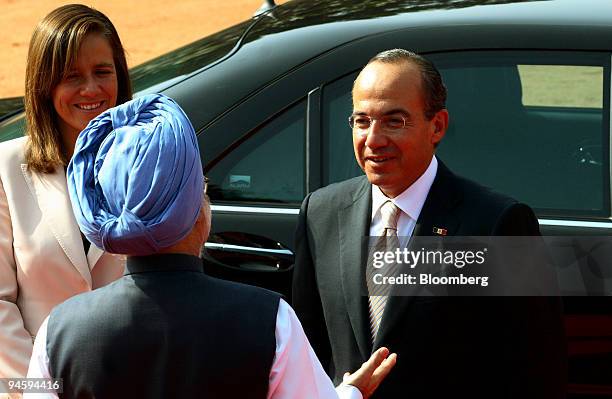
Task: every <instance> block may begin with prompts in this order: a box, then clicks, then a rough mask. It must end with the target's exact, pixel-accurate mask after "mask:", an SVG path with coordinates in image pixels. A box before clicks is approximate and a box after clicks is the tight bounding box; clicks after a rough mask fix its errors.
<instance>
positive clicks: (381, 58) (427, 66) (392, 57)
mask: <svg viewBox="0 0 612 399" xmlns="http://www.w3.org/2000/svg"><path fill="white" fill-rule="evenodd" d="M373 62H384V63H389V64H399V63H402V62H410V63H412V64H413V65H416V66H417V67H418V68H419V70H420V71H421V84H422V87H423V94H424V96H425V99H424V100H425V117H426V118H427V119H428V120H431V118H433V117H434V115H435V114H436V113H437V112H438V111H440V110H442V109H445V108H446V86H444V83H443V82H442V76H440V72H439V71H438V69H437V68H436V67H435V65H434V64H433V63H432V62H431V61H429V60H428V59H427V58H425V57H423V56H420V55H418V54H416V53H414V52H412V51H408V50H404V49H401V48H396V49H392V50H385V51H383V52H381V53H378V54H376V55H375V56H374V57H372V58H371V59H370V61H368V63H367V65H369V64H371V63H373Z"/></svg>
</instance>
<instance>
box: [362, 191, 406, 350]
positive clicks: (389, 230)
mask: <svg viewBox="0 0 612 399" xmlns="http://www.w3.org/2000/svg"><path fill="white" fill-rule="evenodd" d="M380 213H381V216H382V225H383V234H382V236H380V237H378V238H377V239H376V242H375V244H374V246H373V247H372V249H371V251H372V252H371V253H370V257H369V259H370V264H369V265H368V272H367V273H368V274H370V275H369V276H368V284H367V286H368V295H369V300H368V303H369V310H370V332H371V333H372V342H374V339H375V338H376V334H377V333H378V329H379V327H380V322H381V320H382V316H383V312H384V310H385V305H386V304H387V299H388V297H389V293H390V291H391V287H390V286H389V285H374V284H373V283H372V277H373V275H374V273H380V274H383V275H384V276H391V275H393V274H395V272H396V269H397V265H396V264H395V263H393V264H386V263H385V265H384V266H383V268H380V269H376V270H375V269H374V268H373V267H372V264H371V263H372V258H373V252H375V251H376V252H385V251H393V252H395V249H396V248H398V246H399V240H398V238H397V220H398V219H399V216H400V209H399V208H398V207H397V206H396V205H395V204H394V203H393V202H391V201H387V202H385V203H384V204H383V205H382V207H381V208H380Z"/></svg>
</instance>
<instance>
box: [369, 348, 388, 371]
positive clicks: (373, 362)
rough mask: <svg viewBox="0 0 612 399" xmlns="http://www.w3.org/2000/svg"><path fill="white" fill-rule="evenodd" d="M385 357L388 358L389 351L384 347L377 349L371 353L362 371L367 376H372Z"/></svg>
mask: <svg viewBox="0 0 612 399" xmlns="http://www.w3.org/2000/svg"><path fill="white" fill-rule="evenodd" d="M387 356H389V349H387V348H385V347H382V348H378V349H377V350H376V351H375V352H374V353H372V355H371V356H370V358H369V359H368V361H367V362H365V363H364V366H365V369H364V371H365V372H366V373H367V374H369V375H371V374H373V373H374V372H375V371H376V369H377V368H378V367H379V366H380V365H381V364H382V363H383V362H384V360H385V359H386V358H387Z"/></svg>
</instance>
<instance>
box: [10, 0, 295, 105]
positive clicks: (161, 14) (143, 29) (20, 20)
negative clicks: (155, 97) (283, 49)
mask: <svg viewBox="0 0 612 399" xmlns="http://www.w3.org/2000/svg"><path fill="white" fill-rule="evenodd" d="M286 1H287V0H281V1H278V0H277V4H282V3H284V2H286ZM75 2H78V0H73V1H58V0H0V10H1V12H0V32H1V34H0V37H1V39H0V46H1V47H0V98H5V97H15V96H21V95H23V85H24V83H23V82H24V72H25V63H26V57H27V51H28V44H29V41H30V35H31V34H32V30H33V29H34V26H35V25H36V24H37V23H38V21H40V19H42V18H43V17H44V16H45V15H46V14H48V13H49V12H50V11H51V10H53V9H54V8H57V7H59V6H60V5H63V4H69V3H75ZM84 3H85V4H87V5H89V6H92V7H94V8H96V9H98V10H100V11H102V12H103V13H105V14H106V15H107V16H108V17H109V18H110V19H111V21H113V24H114V25H115V27H116V28H117V30H118V31H119V35H120V36H121V40H122V42H123V45H124V47H125V48H126V50H127V53H128V63H129V65H130V66H135V65H138V64H141V63H142V62H144V61H146V60H149V59H151V58H154V57H156V56H158V55H161V54H164V53H166V52H168V51H170V50H172V49H174V48H177V47H180V46H182V45H184V44H187V43H191V42H193V41H194V40H197V39H199V38H201V37H204V36H206V35H208V34H211V33H214V32H217V31H219V30H221V29H223V28H226V27H228V26H231V25H234V24H236V23H238V22H241V21H243V20H245V19H248V18H250V17H251V16H252V15H253V13H254V12H255V10H257V9H258V8H259V6H260V5H261V4H262V3H263V0H219V1H213V0H178V1H159V0H158V1H153V0H135V1H125V0H88V1H86V2H84Z"/></svg>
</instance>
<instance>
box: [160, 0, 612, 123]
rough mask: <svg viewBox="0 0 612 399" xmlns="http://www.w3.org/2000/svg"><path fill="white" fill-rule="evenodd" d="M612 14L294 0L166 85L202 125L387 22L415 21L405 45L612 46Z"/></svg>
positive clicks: (600, 2) (351, 65)
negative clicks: (214, 59) (210, 60)
mask: <svg viewBox="0 0 612 399" xmlns="http://www.w3.org/2000/svg"><path fill="white" fill-rule="evenodd" d="M609 15H612V2H610V1H607V0H550V1H509V0H488V1H484V2H483V1H475V0H454V1H453V0H450V1H443V2H440V1H405V0H403V1H398V0H393V1H391V0H386V1H385V0H381V1H370V2H354V1H352V0H335V1H326V0H318V1H313V0H292V1H290V2H287V3H285V4H283V5H282V6H279V7H276V8H274V9H273V10H271V11H269V12H267V13H265V14H263V15H261V16H259V17H258V18H257V19H256V20H255V23H254V24H252V25H250V26H249V27H248V29H247V30H245V32H244V35H243V37H242V38H241V40H240V41H239V43H238V45H237V46H236V47H235V48H234V50H233V51H232V53H231V56H226V57H225V58H224V59H223V60H222V62H218V63H215V64H212V65H208V66H206V67H203V68H202V69H200V70H198V71H195V72H193V73H192V74H191V75H190V76H189V80H184V81H183V82H173V86H172V87H168V88H167V89H166V90H165V91H164V92H165V93H166V94H168V95H170V96H172V97H174V98H177V99H178V101H179V103H180V104H181V105H182V106H184V108H186V111H187V114H188V115H189V116H190V118H192V120H193V121H194V125H195V126H196V127H198V126H199V127H205V126H206V125H208V124H210V123H213V122H214V120H216V119H217V118H219V117H220V116H222V115H223V114H224V113H226V112H228V111H229V110H230V109H232V107H235V106H236V105H237V104H239V103H240V102H241V101H244V99H245V98H247V97H249V96H251V95H253V94H255V93H257V92H258V91H261V90H262V89H263V88H265V87H266V86H268V85H270V84H273V83H274V82H275V81H278V80H279V79H282V78H283V77H284V76H286V75H289V74H291V73H292V72H293V71H295V70H297V69H299V68H301V67H303V66H304V65H306V64H308V63H310V62H312V61H313V60H316V59H318V58H321V57H322V56H324V55H326V54H328V53H330V52H334V51H336V50H337V49H339V48H343V47H347V44H351V43H360V41H363V42H365V41H366V40H367V39H368V38H374V37H376V36H380V35H383V34H387V33H389V32H396V31H402V30H410V32H411V34H410V36H411V38H412V39H413V40H411V41H410V42H409V43H406V45H407V46H409V47H408V49H411V50H414V51H417V52H422V53H429V52H436V51H454V50H459V49H461V50H465V49H504V48H513V49H517V48H518V49H530V48H540V49H562V50H565V49H578V50H609V49H610V45H609V43H610V42H609V37H610V34H611V33H612V19H610V18H609ZM389 43H391V41H390V42H389ZM201 45H202V46H206V42H205V41H202V44H201ZM374 54H375V53H365V54H363V56H357V57H354V58H353V59H346V60H341V61H336V62H335V63H334V67H336V68H338V69H339V71H338V73H339V74H342V73H344V72H342V71H341V69H343V68H344V69H345V70H347V71H348V70H351V69H356V68H358V67H360V66H362V65H363V64H364V63H365V62H367V60H368V59H369V57H371V56H373V55H374ZM203 72H205V73H203ZM182 83H183V84H182Z"/></svg>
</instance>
